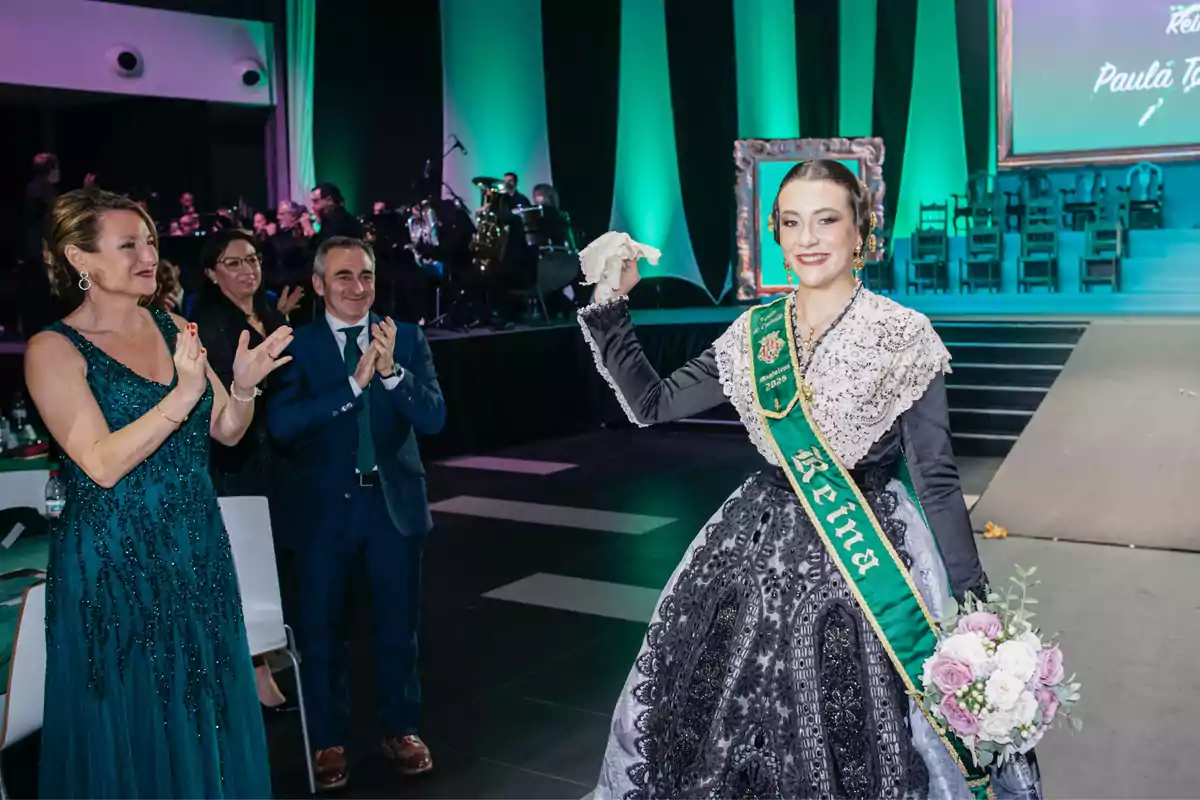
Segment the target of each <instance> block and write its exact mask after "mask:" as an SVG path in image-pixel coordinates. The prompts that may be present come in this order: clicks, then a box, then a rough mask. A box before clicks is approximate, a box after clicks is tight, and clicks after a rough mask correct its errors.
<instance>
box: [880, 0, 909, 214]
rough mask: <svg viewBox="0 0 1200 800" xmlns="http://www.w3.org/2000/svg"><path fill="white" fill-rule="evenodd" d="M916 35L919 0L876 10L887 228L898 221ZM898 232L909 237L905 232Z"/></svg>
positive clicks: (899, 0)
mask: <svg viewBox="0 0 1200 800" xmlns="http://www.w3.org/2000/svg"><path fill="white" fill-rule="evenodd" d="M916 35H917V0H885V2H882V3H879V4H878V5H877V6H876V9H875V92H874V101H875V125H874V134H873V135H875V136H880V137H882V138H883V147H884V159H883V181H884V183H885V184H887V197H886V200H885V202H884V214H885V217H886V220H885V227H886V228H887V229H888V230H891V229H892V227H893V225H894V224H895V219H896V208H897V196H898V195H899V194H900V180H901V178H902V177H903V175H904V166H905V164H904V144H905V140H906V139H907V135H906V134H907V131H908V108H909V105H910V100H911V99H912V79H913V53H914V45H915V43H916ZM895 235H897V236H898V235H903V236H908V235H909V232H908V231H906V232H904V233H903V234H900V233H899V232H898V231H897V232H896V234H895Z"/></svg>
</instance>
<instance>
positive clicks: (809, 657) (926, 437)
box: [580, 301, 1040, 800]
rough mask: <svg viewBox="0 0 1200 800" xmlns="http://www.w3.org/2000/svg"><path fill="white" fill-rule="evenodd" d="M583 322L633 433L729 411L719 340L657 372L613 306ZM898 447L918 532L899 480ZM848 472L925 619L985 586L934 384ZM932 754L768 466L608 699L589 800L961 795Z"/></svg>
mask: <svg viewBox="0 0 1200 800" xmlns="http://www.w3.org/2000/svg"><path fill="white" fill-rule="evenodd" d="M580 323H581V326H582V327H583V330H584V335H585V338H586V339H587V340H588V344H589V346H590V347H591V348H592V350H593V353H594V355H595V356H596V361H597V366H598V368H599V369H600V371H601V373H602V375H604V377H605V378H606V379H607V380H608V381H609V382H610V383H611V384H612V386H613V388H614V390H615V391H616V392H617V396H618V399H619V400H620V402H621V405H622V407H623V408H624V409H625V410H626V412H627V414H628V415H629V417H630V419H631V420H632V421H634V422H636V423H637V424H639V425H647V424H653V423H655V422H663V421H668V420H671V419H679V418H682V417H686V416H689V415H693V414H696V413H698V412H700V411H702V410H705V409H708V408H711V407H713V406H716V405H718V404H720V403H723V402H726V401H728V400H729V397H728V396H727V395H728V394H729V393H730V387H729V385H728V384H729V383H730V380H729V376H728V375H726V376H724V383H725V385H723V376H722V375H721V374H720V373H721V369H720V367H719V365H718V361H719V360H720V359H721V353H720V345H721V341H720V340H718V343H717V345H716V346H715V347H714V348H710V349H709V350H708V351H706V352H705V353H704V354H702V355H701V356H700V357H698V358H696V359H694V360H693V361H691V362H689V363H688V364H687V365H685V366H684V367H682V368H681V369H679V370H677V371H676V372H675V373H673V374H672V375H671V376H669V377H668V378H666V379H662V378H659V376H658V375H657V374H656V373H655V372H654V370H653V368H652V367H651V366H650V364H649V363H648V361H647V360H646V358H645V356H644V355H643V353H642V350H641V347H640V345H639V344H638V342H637V339H636V337H635V335H634V332H633V325H632V322H631V320H630V317H629V312H628V310H627V306H626V304H625V303H624V302H620V301H617V302H611V303H606V304H602V305H595V306H590V307H588V308H586V309H584V310H583V311H582V312H581V313H580ZM828 335H829V334H827V336H828ZM938 346H939V347H940V342H939V343H938ZM736 405H737V403H736V402H735V406H736ZM752 438H753V436H752ZM902 454H903V456H904V457H905V459H906V460H907V463H908V467H909V470H910V473H911V475H912V481H913V484H914V485H915V488H916V492H917V494H918V499H919V502H920V504H921V506H922V509H923V511H924V513H925V518H927V519H928V521H929V525H928V527H927V526H926V525H925V522H924V520H923V519H922V516H921V511H920V510H918V508H917V506H916V504H915V503H914V502H913V500H912V499H911V498H909V496H908V494H907V491H906V490H905V489H904V487H903V485H902V484H901V483H900V482H899V481H897V480H896V479H895V476H896V469H897V466H898V463H899V461H900V458H901V455H902ZM851 474H852V477H853V478H854V479H855V481H856V482H857V483H858V485H859V487H860V488H861V489H862V491H863V494H864V496H865V497H866V499H867V501H868V503H869V504H870V506H871V508H872V510H873V511H874V513H875V516H876V517H877V518H878V520H879V522H880V525H881V527H882V528H883V529H884V531H885V532H886V534H887V535H888V537H889V538H890V539H891V541H892V544H893V545H894V546H895V547H896V549H897V551H898V552H899V553H900V554H901V558H902V560H903V561H904V563H905V565H906V566H908V567H909V569H910V572H911V573H912V575H913V577H914V579H915V582H916V583H917V584H918V586H919V587H920V588H921V590H922V593H923V594H924V595H925V596H926V600H927V602H928V603H929V604H930V606H931V611H933V612H934V613H935V614H936V613H937V610H938V608H939V607H944V605H945V602H946V600H947V599H948V597H949V596H950V594H954V595H958V596H961V595H962V594H963V593H965V592H966V591H967V590H972V589H973V590H978V589H979V588H980V587H981V586H982V585H983V584H984V581H985V576H984V573H983V568H982V566H981V564H980V561H979V555H978V551H977V550H976V547H975V541H974V535H973V533H972V531H971V527H970V520H969V518H968V515H967V511H966V505H965V503H964V501H963V497H962V492H961V489H960V486H959V480H958V474H957V469H956V467H955V465H954V461H953V456H952V453H951V448H950V436H949V415H948V412H947V406H946V392H945V386H944V383H943V379H942V377H941V376H940V374H939V375H938V376H937V377H936V378H934V379H933V380H932V381H931V382H930V383H929V385H928V388H927V389H926V391H925V392H924V394H923V395H922V396H921V397H920V399H919V400H917V402H915V403H914V404H913V405H912V407H911V408H909V409H908V410H907V411H905V412H904V413H903V414H901V415H900V416H899V417H898V418H897V419H896V420H895V421H894V423H893V424H892V425H891V426H890V428H888V429H887V431H886V433H885V434H884V435H883V436H882V437H881V438H879V439H878V440H877V441H875V442H874V444H873V445H871V447H870V450H869V452H868V453H867V455H866V456H865V457H864V458H862V459H861V460H860V461H859V462H858V463H857V464H856V465H855V466H854V469H853V470H851ZM930 529H932V530H933V531H936V534H937V535H936V540H935V538H934V535H933V533H932V532H931V530H930ZM941 748H942V745H941V743H940V742H939V741H938V740H937V739H936V737H934V736H933V734H932V732H931V731H929V729H928V726H927V725H926V724H925V722H924V720H923V719H922V718H920V716H919V714H917V713H916V712H915V711H913V709H911V708H910V704H909V701H908V699H907V698H906V697H905V695H904V688H903V684H902V683H901V681H900V680H899V678H898V676H897V674H896V672H895V669H894V667H893V665H892V664H891V662H890V661H889V659H888V657H887V655H886V653H885V652H884V650H883V648H882V646H881V645H880V644H879V642H878V640H877V639H876V637H875V635H874V633H873V632H872V630H871V628H870V626H869V625H868V623H867V621H866V619H865V617H864V615H863V613H862V611H861V610H860V608H859V607H858V604H857V603H856V601H855V600H854V598H853V596H852V594H851V593H850V591H849V589H848V588H847V586H846V584H845V582H844V581H843V579H842V577H841V574H840V573H839V572H838V569H837V567H836V566H835V565H834V563H833V561H832V560H831V559H830V558H829V556H828V555H827V554H826V553H825V550H824V547H823V546H822V543H821V541H820V539H819V538H818V535H817V533H816V531H815V530H814V528H813V526H812V524H811V523H810V522H809V520H808V518H807V517H806V516H805V514H804V511H803V509H802V507H801V506H800V504H799V502H798V501H797V499H796V497H795V494H794V493H793V491H792V489H791V487H790V485H789V484H788V482H787V479H786V477H785V476H784V474H783V472H782V470H780V469H779V468H778V467H776V466H768V467H767V468H766V469H764V470H762V471H760V472H758V473H755V474H753V475H751V476H749V477H748V478H747V479H746V480H745V481H744V483H743V484H742V485H741V486H740V487H739V488H738V489H737V490H736V491H735V492H734V493H733V494H732V495H731V496H730V497H729V498H728V499H727V500H726V501H725V502H724V504H723V505H722V507H721V508H720V509H719V510H718V511H717V513H716V514H715V515H714V516H713V517H712V519H711V520H710V521H709V522H708V524H707V525H705V527H704V528H703V529H702V530H701V531H700V533H699V535H698V536H697V537H696V539H695V540H694V542H693V543H692V545H691V546H690V547H689V549H688V551H687V553H686V554H685V555H684V557H683V559H682V561H681V563H680V564H679V566H678V567H677V569H676V571H675V573H674V574H673V575H672V577H671V579H670V580H669V582H668V584H667V586H666V588H665V589H664V591H663V594H662V597H661V599H660V601H659V605H658V608H657V610H656V612H655V614H654V617H653V619H652V620H651V623H650V626H649V629H648V632H647V635H646V639H645V642H644V644H643V646H642V648H641V650H640V652H639V654H638V656H637V659H636V662H635V664H634V666H633V668H632V669H631V671H630V675H629V679H628V681H627V682H626V685H625V688H624V689H623V691H622V695H621V697H620V699H619V701H618V703H617V707H616V710H615V712H614V715H613V724H612V731H611V735H610V737H609V742H608V746H607V750H606V753H605V758H604V764H603V766H602V769H601V775H600V780H599V784H598V786H597V788H596V791H595V794H594V796H595V798H597V800H600V799H601V798H675V797H708V798H751V797H754V798H762V797H779V798H904V797H958V796H963V795H962V793H967V788H966V783H965V781H963V780H962V778H961V776H960V775H959V773H958V770H957V768H956V767H955V766H954V764H953V762H952V761H949V757H948V756H947V755H946V754H945V752H944V751H943V750H941ZM997 777H998V778H999V780H997V781H996V790H997V796H998V797H1022V798H1034V797H1039V796H1040V785H1039V778H1038V775H1037V772H1036V763H1035V762H1033V761H1032V759H1030V760H1028V761H1026V760H1021V761H1019V762H1014V764H1013V766H1012V767H1011V768H1006V770H1005V771H1004V774H1001V775H999V776H997ZM966 796H967V797H969V793H967V794H966Z"/></svg>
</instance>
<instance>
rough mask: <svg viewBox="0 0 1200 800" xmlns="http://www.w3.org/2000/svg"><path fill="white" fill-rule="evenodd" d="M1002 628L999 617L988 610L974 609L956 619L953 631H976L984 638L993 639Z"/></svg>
mask: <svg viewBox="0 0 1200 800" xmlns="http://www.w3.org/2000/svg"><path fill="white" fill-rule="evenodd" d="M1003 630H1004V624H1003V623H1002V622H1000V618H999V617H997V616H996V615H995V614H992V613H991V612H988V611H975V612H973V613H971V614H967V615H966V616H965V617H963V618H962V619H960V620H959V621H958V627H957V628H955V629H954V632H955V633H978V634H979V635H980V636H982V637H983V638H985V639H989V640H991V641H995V640H996V637H997V636H999V635H1000V632H1001V631H1003Z"/></svg>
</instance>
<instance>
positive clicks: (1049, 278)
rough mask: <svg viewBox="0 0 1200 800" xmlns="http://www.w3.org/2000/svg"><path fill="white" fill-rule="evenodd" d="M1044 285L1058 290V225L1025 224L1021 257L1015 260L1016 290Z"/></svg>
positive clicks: (1022, 233) (1052, 289)
mask: <svg viewBox="0 0 1200 800" xmlns="http://www.w3.org/2000/svg"><path fill="white" fill-rule="evenodd" d="M1037 286H1045V287H1046V289H1047V290H1049V291H1051V292H1057V291H1058V226H1057V225H1026V226H1025V227H1024V229H1023V230H1022V231H1021V257H1020V259H1018V262H1017V291H1018V292H1028V291H1029V290H1030V289H1032V288H1034V287H1037Z"/></svg>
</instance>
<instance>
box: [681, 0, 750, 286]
mask: <svg viewBox="0 0 1200 800" xmlns="http://www.w3.org/2000/svg"><path fill="white" fill-rule="evenodd" d="M666 12H667V13H666V16H667V56H668V58H667V63H668V67H669V71H670V79H671V101H672V103H671V105H672V108H673V110H674V112H675V114H674V122H675V147H676V150H677V154H678V159H679V188H680V194H681V195H682V197H683V210H684V215H685V217H686V219H687V227H688V230H689V231H691V234H692V252H694V253H695V255H696V262H697V264H698V265H699V267H700V274H701V276H703V278H704V285H705V288H706V289H707V290H708V292H709V294H711V295H713V296H714V297H720V295H721V293H722V291H723V290H724V288H725V284H726V280H727V277H728V275H729V271H730V269H731V268H732V264H733V258H734V250H735V245H734V227H735V224H736V214H737V202H736V198H735V196H734V193H733V173H734V168H733V140H734V139H736V138H737V58H736V56H735V54H734V50H735V47H734V34H733V27H734V24H733V6H732V4H721V3H713V4H712V5H711V6H710V7H708V9H707V11H706V13H704V14H697V13H696V4H695V1H694V0H666Z"/></svg>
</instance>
